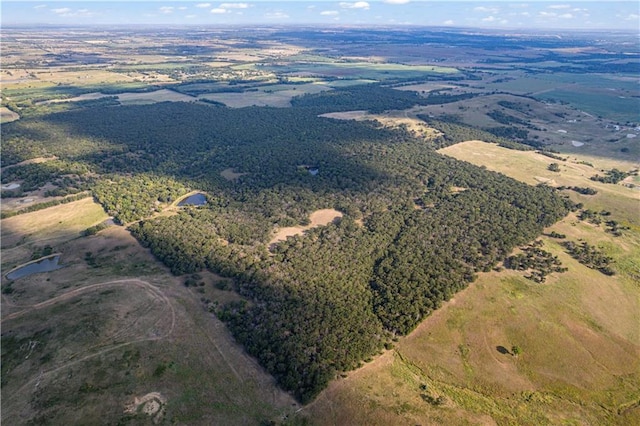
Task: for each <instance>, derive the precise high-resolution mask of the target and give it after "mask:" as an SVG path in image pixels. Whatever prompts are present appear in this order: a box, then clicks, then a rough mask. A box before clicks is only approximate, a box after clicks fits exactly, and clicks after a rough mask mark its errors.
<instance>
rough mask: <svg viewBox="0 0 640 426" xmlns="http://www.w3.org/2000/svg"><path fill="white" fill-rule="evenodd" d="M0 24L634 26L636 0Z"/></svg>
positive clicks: (63, 4) (307, 0)
mask: <svg viewBox="0 0 640 426" xmlns="http://www.w3.org/2000/svg"><path fill="white" fill-rule="evenodd" d="M0 7H1V11H2V21H1V22H2V25H5V26H7V25H17V24H55V25H59V24H69V25H114V24H127V25H128V24H145V25H148V24H157V25H247V24H261V25H268V24H279V25H281V24H292V25H293V24H334V25H428V26H455V27H481V28H561V29H562V28H564V29H617V30H620V29H627V30H635V31H638V30H639V25H640V24H639V22H640V6H639V2H637V1H603V0H600V1H579V2H576V1H541V0H529V1H521V2H514V1H489V2H487V1H480V0H475V1H473V0H472V1H456V0H448V1H425V0H377V1H376V0H371V1H326V0H314V1H311V0H298V1H266V0H253V1H251V0H247V1H242V2H217V1H198V2H193V1H180V0H178V1H162V2H159V1H141V0H138V1H128V2H119V1H91V0H89V1H87V0H84V1H82V0H79V1H73V0H72V1H38V0H27V1H25V0H22V1H7V0H3V1H2V3H1V5H0Z"/></svg>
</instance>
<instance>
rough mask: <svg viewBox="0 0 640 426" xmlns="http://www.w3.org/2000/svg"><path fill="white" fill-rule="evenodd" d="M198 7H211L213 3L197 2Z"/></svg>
mask: <svg viewBox="0 0 640 426" xmlns="http://www.w3.org/2000/svg"><path fill="white" fill-rule="evenodd" d="M196 7H199V8H201V9H206V8H208V7H211V3H198V4H196Z"/></svg>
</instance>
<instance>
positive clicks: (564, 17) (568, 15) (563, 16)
mask: <svg viewBox="0 0 640 426" xmlns="http://www.w3.org/2000/svg"><path fill="white" fill-rule="evenodd" d="M558 18H562V19H572V18H573V15H572V14H570V13H563V14H562V15H559V16H558Z"/></svg>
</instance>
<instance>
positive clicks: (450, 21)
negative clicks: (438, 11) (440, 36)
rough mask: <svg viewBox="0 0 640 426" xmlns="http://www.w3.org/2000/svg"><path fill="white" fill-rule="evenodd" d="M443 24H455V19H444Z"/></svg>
mask: <svg viewBox="0 0 640 426" xmlns="http://www.w3.org/2000/svg"><path fill="white" fill-rule="evenodd" d="M442 25H453V21H452V20H451V19H448V20H446V21H444V22H443V23H442Z"/></svg>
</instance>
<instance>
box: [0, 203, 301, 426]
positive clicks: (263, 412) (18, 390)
mask: <svg viewBox="0 0 640 426" xmlns="http://www.w3.org/2000/svg"><path fill="white" fill-rule="evenodd" d="M98 207H99V206H98ZM94 208H95V205H94V204H92V203H89V201H87V200H82V201H80V202H76V203H69V204H66V205H62V206H56V207H53V208H50V209H45V210H42V211H38V212H34V213H29V214H24V215H20V216H16V217H13V218H9V219H4V220H3V221H2V231H3V251H2V255H3V270H6V269H5V268H4V263H5V262H7V259H6V256H7V254H10V257H11V258H12V259H13V261H14V262H18V263H22V262H24V261H27V260H29V256H30V254H31V253H30V252H31V250H32V249H33V247H34V246H35V245H37V244H40V243H44V241H42V238H46V242H47V243H50V244H52V245H54V246H55V250H56V251H59V252H61V253H62V255H61V264H62V266H63V268H61V269H58V270H56V271H53V272H49V273H39V274H33V275H30V276H27V277H23V278H20V279H17V280H15V281H13V282H10V281H8V280H7V279H6V278H5V277H3V278H2V288H3V295H2V319H1V326H2V360H3V363H2V395H3V398H2V423H7V424H9V423H11V424H15V425H21V424H33V423H41V422H54V423H58V424H78V423H83V424H117V423H126V424H151V423H158V422H161V423H164V422H167V423H178V424H202V425H209V424H229V425H234V424H238V425H241V424H259V423H260V422H266V421H271V420H274V421H279V420H281V419H282V418H283V416H286V415H287V414H290V413H292V412H293V411H295V410H296V409H297V406H296V404H295V402H294V400H293V399H292V398H291V397H290V396H289V395H287V394H286V393H284V392H282V391H281V390H279V389H278V388H277V387H276V386H275V382H274V380H273V379H272V378H271V376H269V375H268V374H267V373H265V372H264V371H263V370H262V369H261V368H260V367H259V366H258V365H257V363H256V362H255V361H254V360H253V359H251V358H249V357H248V356H247V355H246V354H244V351H243V350H242V348H241V347H240V346H239V345H238V344H236V343H235V342H234V341H233V339H232V338H231V336H230V335H229V333H228V332H227V330H226V328H225V327H224V325H223V324H222V323H221V322H220V321H218V320H217V319H216V318H215V316H213V315H212V314H210V313H208V312H207V311H206V310H205V309H204V308H203V304H202V302H201V300H200V299H201V298H202V297H203V296H205V295H208V293H211V292H214V291H217V290H216V289H215V287H214V284H215V283H216V281H217V280H219V278H217V277H215V276H213V275H211V274H205V276H204V277H203V278H202V282H203V286H204V287H199V288H202V289H203V291H204V290H206V291H204V292H203V293H200V292H199V291H196V289H190V288H187V287H185V286H184V285H183V284H182V280H183V278H180V277H173V276H171V275H170V273H169V272H168V271H167V269H166V268H165V267H164V266H162V265H161V264H159V263H158V262H157V261H156V260H155V259H154V258H153V256H152V255H151V254H150V253H149V252H148V250H146V249H143V248H142V247H141V246H140V245H139V244H138V243H137V241H136V240H135V239H134V238H133V237H132V236H131V235H130V234H129V233H128V232H127V231H126V230H124V229H123V228H121V227H117V226H113V227H110V228H108V229H106V230H103V231H101V232H100V233H98V234H96V235H93V236H89V237H79V233H78V231H79V230H80V229H84V228H85V227H86V226H88V225H90V224H93V223H95V222H97V221H101V220H102V219H103V218H104V216H105V215H104V213H103V212H102V213H101V215H102V216H99V215H98V214H97V212H95V211H94ZM54 229H55V231H53V230H54ZM23 249H24V250H23ZM8 287H9V288H10V291H7V288H8Z"/></svg>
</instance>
